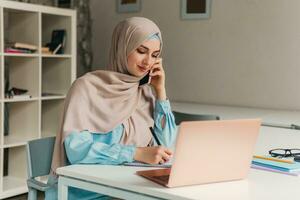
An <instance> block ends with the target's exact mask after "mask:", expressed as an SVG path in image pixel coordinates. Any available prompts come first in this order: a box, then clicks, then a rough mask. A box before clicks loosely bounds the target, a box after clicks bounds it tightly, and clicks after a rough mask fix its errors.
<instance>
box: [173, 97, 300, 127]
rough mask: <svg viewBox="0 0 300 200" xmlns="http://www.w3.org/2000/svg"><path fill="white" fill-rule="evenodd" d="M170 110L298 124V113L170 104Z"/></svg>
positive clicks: (180, 103) (195, 104)
mask: <svg viewBox="0 0 300 200" xmlns="http://www.w3.org/2000/svg"><path fill="white" fill-rule="evenodd" d="M171 104H172V109H173V110H176V111H181V112H189V113H195V114H215V115H219V116H220V117H221V119H239V118H241V119H242V118H244V119H245V118H261V119H262V120H263V122H267V123H274V124H283V125H290V124H299V125H300V111H290V110H272V109H259V108H247V107H236V106H217V105H206V104H197V103H185V102H171Z"/></svg>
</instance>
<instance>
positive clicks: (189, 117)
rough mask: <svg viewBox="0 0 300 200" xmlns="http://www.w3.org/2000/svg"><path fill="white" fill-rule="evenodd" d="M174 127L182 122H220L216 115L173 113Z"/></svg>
mask: <svg viewBox="0 0 300 200" xmlns="http://www.w3.org/2000/svg"><path fill="white" fill-rule="evenodd" d="M173 114H174V117H175V123H176V125H179V124H180V123H181V122H183V121H208V120H220V117H219V116H217V115H206V114H205V115H204V114H192V113H183V112H178V111H173Z"/></svg>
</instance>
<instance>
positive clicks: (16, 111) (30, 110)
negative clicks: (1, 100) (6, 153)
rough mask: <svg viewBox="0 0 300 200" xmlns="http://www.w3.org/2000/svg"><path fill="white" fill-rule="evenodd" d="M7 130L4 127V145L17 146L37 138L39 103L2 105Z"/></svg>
mask: <svg viewBox="0 0 300 200" xmlns="http://www.w3.org/2000/svg"><path fill="white" fill-rule="evenodd" d="M4 109H5V111H6V112H5V113H7V115H8V117H5V119H7V120H8V123H7V122H6V124H8V128H5V126H4V145H5V146H18V145H22V142H26V141H28V140H30V139H35V138H38V137H39V132H40V131H39V129H40V128H39V127H40V126H39V102H38V101H30V102H10V103H5V104H4ZM4 116H5V115H4Z"/></svg>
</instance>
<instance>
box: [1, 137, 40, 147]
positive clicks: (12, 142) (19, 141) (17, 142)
mask: <svg viewBox="0 0 300 200" xmlns="http://www.w3.org/2000/svg"><path fill="white" fill-rule="evenodd" d="M37 138H38V137H36V138H34V137H28V138H26V137H23V138H19V137H14V136H4V145H3V148H10V147H18V146H24V145H26V144H27V141H29V140H33V139H37Z"/></svg>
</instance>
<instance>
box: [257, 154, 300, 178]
mask: <svg viewBox="0 0 300 200" xmlns="http://www.w3.org/2000/svg"><path fill="white" fill-rule="evenodd" d="M252 168H254V169H261V170H266V171H272V172H278V173H283V174H289V175H294V176H299V175H300V162H294V161H292V160H287V159H279V158H273V157H267V156H254V158H253V160H252Z"/></svg>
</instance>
